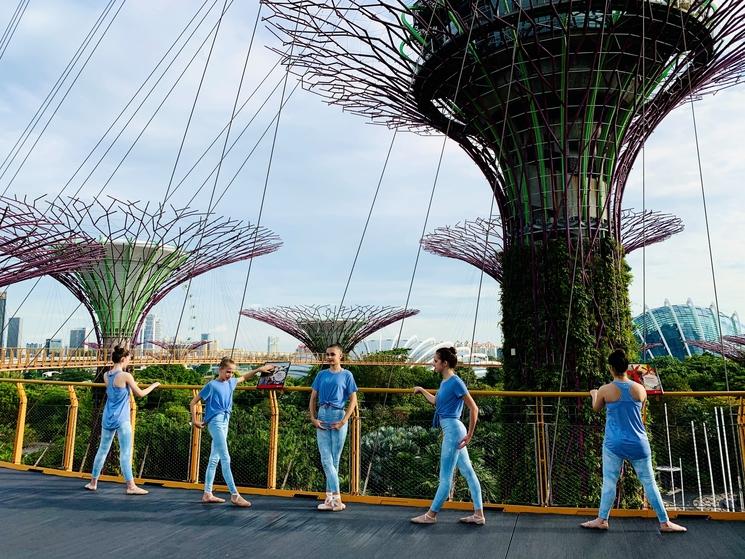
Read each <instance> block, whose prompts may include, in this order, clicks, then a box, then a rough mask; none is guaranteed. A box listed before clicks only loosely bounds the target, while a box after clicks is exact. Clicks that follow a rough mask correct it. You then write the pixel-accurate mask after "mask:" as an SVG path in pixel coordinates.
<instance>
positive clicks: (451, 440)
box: [411, 347, 486, 526]
mask: <svg viewBox="0 0 745 559" xmlns="http://www.w3.org/2000/svg"><path fill="white" fill-rule="evenodd" d="M432 364H433V366H434V369H435V372H437V373H439V374H440V375H441V376H442V382H440V388H439V390H438V391H437V395H436V396H433V395H432V394H431V393H430V392H428V391H427V390H425V389H424V388H422V387H421V386H415V387H414V394H421V395H422V396H424V397H425V398H426V400H427V401H428V402H429V403H430V404H432V405H433V406H435V417H434V419H433V421H432V426H433V427H440V428H441V429H442V435H443V436H442V448H441V450H440V485H439V487H438V488H437V493H435V498H434V500H433V501H432V505H431V506H430V507H429V510H428V511H427V512H425V513H424V514H422V515H419V516H416V517H414V518H412V519H411V521H412V522H413V523H415V524H434V523H435V522H437V513H439V512H440V509H441V508H442V505H443V504H444V503H445V500H446V499H447V498H448V495H449V494H450V486H451V484H452V481H453V474H454V473H455V468H456V467H457V468H458V469H459V470H460V473H461V474H462V475H463V477H465V478H466V483H468V491H469V492H470V493H471V499H472V500H473V509H474V512H473V514H472V515H470V516H466V517H463V518H461V519H460V522H463V523H465V524H476V525H479V526H483V525H484V524H486V519H485V517H484V505H483V503H482V501H481V484H480V483H479V480H478V478H477V477H476V472H475V471H474V470H473V465H471V459H470V458H469V457H468V449H467V448H466V445H467V444H468V443H469V442H470V441H471V438H472V437H473V432H474V430H475V429H476V422H477V421H478V417H479V408H478V406H477V405H476V402H475V401H474V400H473V398H472V397H471V395H470V394H469V393H468V388H466V385H465V383H464V382H463V381H462V380H461V378H460V377H459V376H458V375H456V374H455V370H454V369H455V366H456V365H457V364H458V354H457V353H456V351H455V348H454V347H443V348H440V349H438V350H437V351H435V357H434V359H433V360H432ZM464 403H465V405H466V406H468V410H469V422H468V431H466V427H465V425H463V423H462V422H461V420H460V417H461V414H462V413H463V404H464Z"/></svg>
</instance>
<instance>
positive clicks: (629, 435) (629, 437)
mask: <svg viewBox="0 0 745 559" xmlns="http://www.w3.org/2000/svg"><path fill="white" fill-rule="evenodd" d="M631 382H632V381H625V382H624V381H619V380H614V381H613V384H615V385H616V386H617V387H618V389H619V390H620V391H621V397H620V398H619V399H618V400H616V401H615V402H606V403H605V408H606V410H607V413H606V417H605V443H604V444H605V446H606V447H607V448H608V450H610V451H611V452H612V453H613V454H615V455H616V456H618V457H620V458H626V459H628V460H639V459H640V458H648V457H649V456H651V455H652V451H651V449H650V448H649V440H648V439H647V430H646V429H645V428H644V422H643V421H642V413H641V411H642V402H639V401H637V400H634V398H633V397H632V396H631Z"/></svg>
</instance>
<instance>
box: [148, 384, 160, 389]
mask: <svg viewBox="0 0 745 559" xmlns="http://www.w3.org/2000/svg"><path fill="white" fill-rule="evenodd" d="M150 386H152V387H153V390H155V389H156V388H158V387H159V386H160V383H159V382H154V383H153V384H151V385H150ZM148 388H150V387H148Z"/></svg>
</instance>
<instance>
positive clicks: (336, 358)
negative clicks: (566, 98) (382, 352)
mask: <svg viewBox="0 0 745 559" xmlns="http://www.w3.org/2000/svg"><path fill="white" fill-rule="evenodd" d="M343 356H344V350H343V348H342V347H341V346H340V345H338V344H333V345H331V346H329V347H327V348H326V362H327V363H328V364H329V368H328V369H323V370H321V371H319V372H318V374H317V375H316V378H315V379H313V385H312V386H311V391H310V403H309V404H308V407H309V410H310V422H311V423H312V424H313V426H314V427H315V428H316V441H317V442H318V452H319V453H320V455H321V465H322V466H323V473H324V474H325V476H326V499H325V500H324V502H323V503H321V504H320V505H318V510H324V511H333V512H338V511H341V510H344V509H345V508H346V505H345V504H344V503H342V502H341V490H340V488H339V460H340V459H341V453H342V450H344V443H345V442H346V439H347V428H348V427H349V425H348V422H349V418H350V417H351V416H352V414H353V413H354V409H355V408H356V407H357V384H356V383H355V382H354V376H353V375H352V373H351V372H350V371H348V370H347V369H344V368H343V367H342V366H341V360H342V357H343ZM347 401H348V402H349V405H348V406H347V408H346V411H345V409H344V406H345V405H346V403H347ZM316 407H317V410H316ZM316 411H317V415H316Z"/></svg>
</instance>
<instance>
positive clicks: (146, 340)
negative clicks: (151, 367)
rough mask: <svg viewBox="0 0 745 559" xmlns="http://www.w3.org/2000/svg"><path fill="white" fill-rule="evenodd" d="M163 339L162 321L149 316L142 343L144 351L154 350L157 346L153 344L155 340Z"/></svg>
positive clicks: (146, 319) (151, 315)
mask: <svg viewBox="0 0 745 559" xmlns="http://www.w3.org/2000/svg"><path fill="white" fill-rule="evenodd" d="M160 339H161V331H160V319H159V318H158V317H157V315H154V314H149V315H147V317H145V327H144V328H143V334H142V341H143V348H144V349H153V348H154V347H155V346H154V345H153V344H152V343H151V342H152V341H153V340H160Z"/></svg>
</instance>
